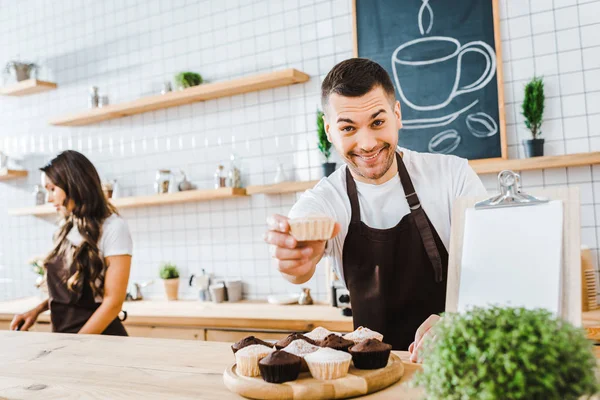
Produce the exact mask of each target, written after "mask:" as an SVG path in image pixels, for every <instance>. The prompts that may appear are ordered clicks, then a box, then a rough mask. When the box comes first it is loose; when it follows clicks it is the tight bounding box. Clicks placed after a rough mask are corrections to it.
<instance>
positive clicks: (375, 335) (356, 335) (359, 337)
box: [344, 326, 383, 344]
mask: <svg viewBox="0 0 600 400" xmlns="http://www.w3.org/2000/svg"><path fill="white" fill-rule="evenodd" d="M344 339H348V340H352V341H353V342H354V343H355V344H358V343H360V342H362V341H363V340H367V339H377V340H379V341H380V342H381V341H383V335H382V334H381V333H379V332H375V331H372V330H370V329H369V328H365V327H364V326H359V327H358V328H356V329H355V330H354V332H350V333H347V334H345V335H344Z"/></svg>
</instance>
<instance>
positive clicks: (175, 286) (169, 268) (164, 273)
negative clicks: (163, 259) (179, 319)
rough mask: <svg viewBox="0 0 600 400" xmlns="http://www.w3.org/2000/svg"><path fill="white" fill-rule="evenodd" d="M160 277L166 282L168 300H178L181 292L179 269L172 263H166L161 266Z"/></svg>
mask: <svg viewBox="0 0 600 400" xmlns="http://www.w3.org/2000/svg"><path fill="white" fill-rule="evenodd" d="M160 278H161V279H162V280H163V282H164V284H165V293H166V294H167V300H177V298H178V292H179V270H178V269H177V266H176V265H175V264H172V263H164V264H163V265H162V266H161V267H160Z"/></svg>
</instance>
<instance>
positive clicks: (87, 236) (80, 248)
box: [10, 150, 133, 336]
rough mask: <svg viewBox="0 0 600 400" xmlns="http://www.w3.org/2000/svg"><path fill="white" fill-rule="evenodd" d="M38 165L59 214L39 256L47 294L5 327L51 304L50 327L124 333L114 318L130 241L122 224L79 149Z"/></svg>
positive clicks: (24, 323)
mask: <svg viewBox="0 0 600 400" xmlns="http://www.w3.org/2000/svg"><path fill="white" fill-rule="evenodd" d="M41 171H42V184H43V185H44V186H45V188H46V190H47V191H48V201H49V202H51V203H52V204H53V205H54V207H55V208H56V210H57V212H59V213H60V214H61V215H62V216H63V220H62V221H61V224H60V228H59V230H58V232H57V233H56V235H55V241H54V248H53V249H52V251H51V252H50V254H49V255H48V257H47V258H46V259H45V260H44V266H45V267H46V273H47V282H48V293H49V299H48V300H47V301H44V302H43V303H40V304H39V305H38V306H37V307H35V308H34V309H32V310H30V311H28V312H26V313H24V314H19V315H16V316H15V317H14V318H13V320H12V322H11V325H10V329H11V330H17V329H20V330H23V331H26V330H28V329H29V328H30V327H31V326H32V325H33V324H34V323H35V321H36V319H37V317H38V315H39V314H40V313H42V312H44V311H46V310H48V309H50V317H51V321H52V330H53V331H54V332H63V333H97V334H105V335H119V336H127V331H126V330H125V328H124V327H123V324H122V323H121V321H120V320H119V318H118V315H119V313H120V311H121V307H122V305H123V301H124V300H125V295H126V291H127V282H128V280H129V270H130V267H131V253H132V247H133V245H132V241H131V235H130V233H129V229H128V227H127V224H126V223H125V221H124V220H123V219H122V218H121V217H120V216H119V215H118V213H117V210H116V209H115V207H113V206H112V205H111V204H110V203H109V202H108V201H107V199H106V197H105V196H104V193H103V192H102V185H101V182H100V177H99V176H98V172H97V171H96V169H95V168H94V166H93V165H92V163H91V162H90V161H89V160H88V159H87V158H86V157H85V156H84V155H82V154H80V153H78V152H76V151H70V150H69V151H65V152H63V153H61V154H59V155H58V156H57V157H56V158H55V159H53V160H52V161H50V163H49V164H48V165H46V166H45V167H43V168H41Z"/></svg>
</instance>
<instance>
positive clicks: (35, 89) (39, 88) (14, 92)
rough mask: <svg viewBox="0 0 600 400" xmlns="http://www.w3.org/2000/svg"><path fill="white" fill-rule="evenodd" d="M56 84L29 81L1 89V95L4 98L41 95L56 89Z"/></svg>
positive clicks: (35, 80)
mask: <svg viewBox="0 0 600 400" xmlns="http://www.w3.org/2000/svg"><path fill="white" fill-rule="evenodd" d="M56 87H57V86H56V83H52V82H46V81H38V80H37V79H27V80H26V81H21V82H17V83H15V84H11V85H8V86H4V87H2V88H0V94H1V95H4V96H27V95H29V94H35V93H41V92H45V91H48V90H54V89H56Z"/></svg>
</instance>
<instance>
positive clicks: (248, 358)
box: [235, 344, 275, 376]
mask: <svg viewBox="0 0 600 400" xmlns="http://www.w3.org/2000/svg"><path fill="white" fill-rule="evenodd" d="M273 351H275V350H273V349H272V348H271V347H267V346H263V345H262V344H251V345H250V346H246V347H244V348H243V349H240V350H238V351H237V352H236V353H235V362H236V364H237V373H238V374H240V375H242V376H259V375H260V369H259V368H258V362H259V361H260V360H262V359H263V358H265V357H266V356H268V355H269V354H270V353H272V352H273Z"/></svg>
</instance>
